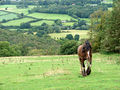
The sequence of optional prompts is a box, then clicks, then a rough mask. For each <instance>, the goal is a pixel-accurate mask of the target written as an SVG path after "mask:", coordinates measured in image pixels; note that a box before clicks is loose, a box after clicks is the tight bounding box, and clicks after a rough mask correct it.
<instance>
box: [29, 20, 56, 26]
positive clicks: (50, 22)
mask: <svg viewBox="0 0 120 90" xmlns="http://www.w3.org/2000/svg"><path fill="white" fill-rule="evenodd" d="M42 23H47V24H48V25H52V24H53V23H54V21H48V20H42V21H38V22H34V23H31V25H32V26H39V25H41V24H42Z"/></svg>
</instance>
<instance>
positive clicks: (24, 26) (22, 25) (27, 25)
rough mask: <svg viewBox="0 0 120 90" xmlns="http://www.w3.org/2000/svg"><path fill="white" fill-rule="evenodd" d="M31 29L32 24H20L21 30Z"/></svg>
mask: <svg viewBox="0 0 120 90" xmlns="http://www.w3.org/2000/svg"><path fill="white" fill-rule="evenodd" d="M30 27H31V25H30V23H21V24H20V28H21V29H24V28H30Z"/></svg>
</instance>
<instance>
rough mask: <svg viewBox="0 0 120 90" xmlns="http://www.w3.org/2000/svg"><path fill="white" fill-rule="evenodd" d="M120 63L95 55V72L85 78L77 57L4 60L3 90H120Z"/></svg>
mask: <svg viewBox="0 0 120 90" xmlns="http://www.w3.org/2000/svg"><path fill="white" fill-rule="evenodd" d="M119 60H120V55H119V54H108V55H107V54H100V53H93V62H92V72H91V74H90V75H89V76H86V77H83V76H82V75H81V74H80V63H79V60H78V56H77V55H56V56H24V57H1V58H0V90H120V64H119V63H120V61H119ZM118 62H119V63H118Z"/></svg>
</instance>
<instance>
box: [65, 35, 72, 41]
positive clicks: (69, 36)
mask: <svg viewBox="0 0 120 90" xmlns="http://www.w3.org/2000/svg"><path fill="white" fill-rule="evenodd" d="M65 38H66V39H69V40H73V35H72V34H67V35H66V37H65Z"/></svg>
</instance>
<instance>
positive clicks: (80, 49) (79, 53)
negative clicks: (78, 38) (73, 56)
mask: <svg viewBox="0 0 120 90" xmlns="http://www.w3.org/2000/svg"><path fill="white" fill-rule="evenodd" d="M82 47H83V45H80V46H79V47H78V50H77V52H78V56H81V53H82Z"/></svg>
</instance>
